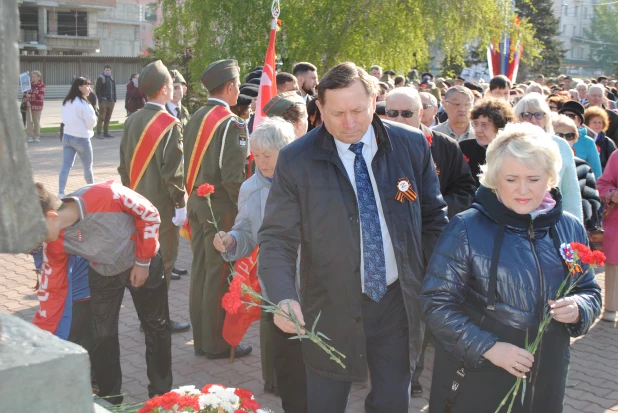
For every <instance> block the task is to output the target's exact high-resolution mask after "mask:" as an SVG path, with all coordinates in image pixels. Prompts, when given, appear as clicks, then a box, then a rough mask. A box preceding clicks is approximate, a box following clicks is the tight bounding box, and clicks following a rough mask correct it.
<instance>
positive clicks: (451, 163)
mask: <svg viewBox="0 0 618 413" xmlns="http://www.w3.org/2000/svg"><path fill="white" fill-rule="evenodd" d="M386 116H387V118H388V119H389V120H392V121H395V122H399V123H402V124H404V125H408V126H412V127H413V128H417V129H419V128H420V129H421V132H422V133H423V135H424V136H425V138H426V139H427V143H429V147H430V148H431V156H432V157H433V161H434V163H435V165H436V173H437V174H438V179H439V180H440V192H441V193H442V197H443V198H444V201H445V202H446V204H447V205H448V217H449V219H450V218H452V217H454V216H455V215H457V214H459V213H460V212H462V211H465V210H466V209H468V207H469V206H470V205H471V204H472V198H473V197H474V192H475V190H476V186H475V184H474V178H473V177H472V173H471V172H470V167H469V166H468V163H467V162H466V160H465V159H464V156H463V153H461V149H459V145H458V144H457V141H455V139H453V138H450V137H448V136H446V135H445V134H443V133H440V132H437V131H433V130H430V129H429V128H428V127H426V126H425V125H421V118H422V117H423V105H422V101H421V98H420V96H419V93H418V92H417V90H416V89H414V88H412V87H402V88H398V89H397V90H394V91H392V92H391V93H390V94H389V95H388V97H387V98H386Z"/></svg>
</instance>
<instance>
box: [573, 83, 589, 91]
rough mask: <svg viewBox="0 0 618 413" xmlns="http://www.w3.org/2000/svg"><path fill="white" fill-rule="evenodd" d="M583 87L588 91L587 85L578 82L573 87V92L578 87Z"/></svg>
mask: <svg viewBox="0 0 618 413" xmlns="http://www.w3.org/2000/svg"><path fill="white" fill-rule="evenodd" d="M580 86H583V87H585V88H586V90H588V85H587V84H585V83H584V82H579V83H578V84H576V85H575V90H577V88H578V87H580Z"/></svg>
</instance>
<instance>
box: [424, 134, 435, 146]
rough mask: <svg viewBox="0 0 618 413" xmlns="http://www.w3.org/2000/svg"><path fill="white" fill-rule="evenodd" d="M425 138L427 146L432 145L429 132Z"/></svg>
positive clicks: (431, 137)
mask: <svg viewBox="0 0 618 413" xmlns="http://www.w3.org/2000/svg"><path fill="white" fill-rule="evenodd" d="M425 139H427V143H428V144H429V146H431V145H433V136H432V135H431V133H428V134H427V135H425Z"/></svg>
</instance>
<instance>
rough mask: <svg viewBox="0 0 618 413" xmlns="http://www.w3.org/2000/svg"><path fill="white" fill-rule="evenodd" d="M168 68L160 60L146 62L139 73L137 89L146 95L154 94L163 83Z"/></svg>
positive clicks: (167, 73)
mask: <svg viewBox="0 0 618 413" xmlns="http://www.w3.org/2000/svg"><path fill="white" fill-rule="evenodd" d="M167 76H169V70H167V67H165V65H164V64H163V62H162V61H160V60H155V61H154V62H151V63H148V64H147V65H146V67H145V68H143V69H142V73H140V75H139V90H140V91H142V92H144V93H145V94H146V96H152V95H154V94H155V93H156V92H157V90H159V89H161V88H162V87H163V86H164V85H165V80H166V79H167Z"/></svg>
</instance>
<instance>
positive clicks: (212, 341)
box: [184, 60, 251, 359]
mask: <svg viewBox="0 0 618 413" xmlns="http://www.w3.org/2000/svg"><path fill="white" fill-rule="evenodd" d="M239 75H240V72H239V68H238V63H237V62H236V61H235V60H220V61H217V62H214V63H212V64H210V65H209V66H208V67H207V68H206V70H204V72H203V73H202V77H201V81H202V83H203V85H204V86H205V87H206V89H208V92H209V93H210V98H209V99H208V101H207V102H206V105H205V106H204V107H202V108H201V109H199V110H198V111H197V112H195V113H194V114H193V116H192V117H191V120H189V122H188V123H187V126H186V128H185V132H184V137H185V178H186V188H187V191H188V192H189V201H188V204H187V210H188V211H187V215H188V218H189V224H190V227H191V234H192V237H191V247H192V250H193V265H192V267H191V286H190V297H189V312H190V315H191V324H192V325H193V341H194V343H193V345H194V347H195V354H196V355H197V356H204V357H207V358H211V359H215V358H227V357H229V355H230V350H231V349H230V345H229V344H228V343H227V342H226V341H225V340H223V338H222V335H221V334H222V329H223V321H224V319H225V310H223V308H222V307H221V298H222V297H223V294H225V293H226V292H227V291H228V289H229V285H228V281H227V276H228V275H229V268H228V267H227V266H226V264H225V263H224V261H223V259H222V258H221V254H220V253H219V252H218V251H217V250H216V249H215V248H214V247H213V239H214V237H215V234H216V232H217V231H216V229H215V227H214V225H213V224H212V223H211V222H209V221H212V220H213V217H212V216H211V213H210V209H209V207H208V203H207V200H206V198H204V197H199V196H198V195H197V188H198V187H199V186H200V185H202V184H205V183H209V184H211V185H214V187H215V192H214V194H212V195H211V197H210V199H211V202H212V209H213V212H214V215H215V216H214V218H215V219H216V220H217V221H218V225H219V230H221V231H226V232H229V231H230V229H231V227H232V225H233V224H234V220H235V219H236V214H237V213H238V206H237V203H238V193H239V191H240V186H241V184H242V183H243V182H244V180H245V178H246V174H245V160H246V158H247V145H248V134H247V128H246V126H245V123H244V121H243V120H241V119H239V118H238V117H237V116H235V115H234V114H233V113H232V112H231V111H230V109H229V108H230V106H233V105H236V102H237V99H238V95H239V85H240V82H239ZM250 352H251V347H250V346H247V345H242V344H241V345H239V346H237V347H236V357H242V356H245V355H247V354H249V353H250Z"/></svg>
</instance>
